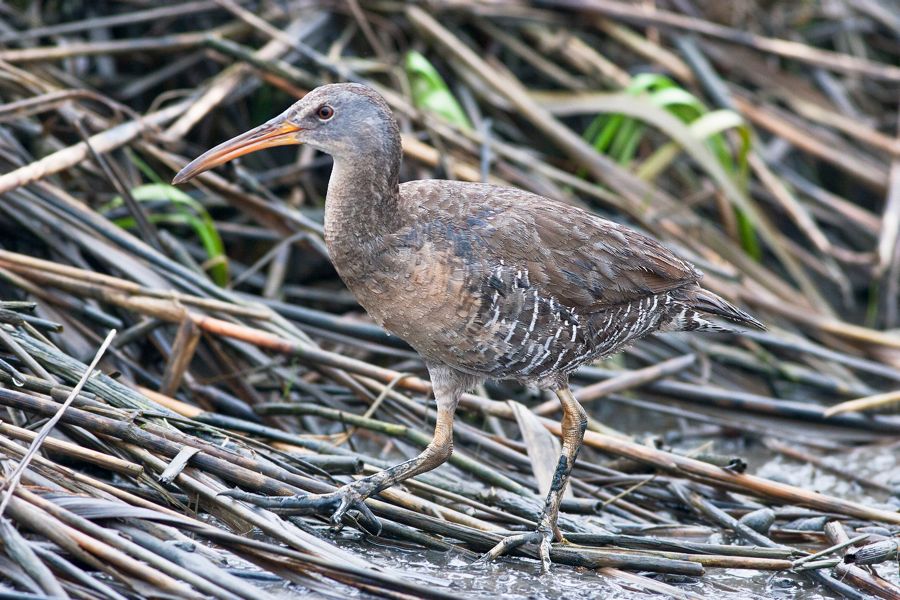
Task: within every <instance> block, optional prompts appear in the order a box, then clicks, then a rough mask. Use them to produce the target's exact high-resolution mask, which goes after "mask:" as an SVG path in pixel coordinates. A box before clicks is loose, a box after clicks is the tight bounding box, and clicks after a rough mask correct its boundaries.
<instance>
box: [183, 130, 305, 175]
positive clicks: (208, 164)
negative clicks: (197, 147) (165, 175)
mask: <svg viewBox="0 0 900 600" xmlns="http://www.w3.org/2000/svg"><path fill="white" fill-rule="evenodd" d="M298 131H300V128H299V127H298V126H297V125H295V124H293V123H291V122H290V121H288V120H287V119H284V118H282V117H279V118H276V119H272V120H271V121H269V122H267V123H263V124H262V125H260V126H259V127H257V128H255V129H251V130H250V131H248V132H246V133H242V134H241V135H239V136H237V137H234V138H231V139H230V140H228V141H227V142H222V143H221V144H219V145H218V146H216V147H215V148H213V149H212V150H207V151H206V152H204V153H203V154H201V155H200V156H198V157H197V158H195V159H194V160H192V161H191V162H190V164H188V165H187V166H186V167H185V168H183V169H182V170H181V171H179V172H178V175H176V176H175V178H174V179H173V180H172V183H173V184H179V183H184V182H185V181H187V180H189V179H191V178H193V177H196V176H197V175H199V174H200V173H203V172H204V171H208V170H210V169H212V168H214V167H218V166H219V165H224V164H225V163H227V162H228V161H230V160H234V159H235V158H237V157H239V156H243V155H245V154H250V153H251V152H256V151H257V150H262V149H263V148H271V147H273V146H287V145H290V144H299V143H300V142H299V141H298V140H297V136H296V135H294V134H296V133H297V132H298Z"/></svg>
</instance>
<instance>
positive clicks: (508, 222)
mask: <svg viewBox="0 0 900 600" xmlns="http://www.w3.org/2000/svg"><path fill="white" fill-rule="evenodd" d="M404 188H405V189H404V194H403V196H405V197H406V198H407V201H408V202H415V203H416V205H417V206H415V207H413V206H410V209H411V210H412V211H414V212H419V215H418V216H417V220H418V221H419V222H428V223H441V226H440V229H441V235H442V237H443V238H444V239H450V240H452V244H453V250H452V251H451V252H448V253H452V254H454V255H455V256H457V257H458V258H459V259H460V260H461V261H462V262H466V263H467V264H468V265H469V266H470V268H471V269H475V270H482V271H483V272H484V273H486V274H489V273H490V272H492V271H493V270H495V269H497V267H499V266H503V267H505V268H507V269H511V270H513V271H514V272H517V271H518V270H523V271H524V272H525V276H526V278H527V280H528V281H529V284H530V285H531V286H533V287H535V288H537V289H539V290H540V291H541V293H542V294H545V295H547V296H552V297H555V298H556V299H557V300H558V301H559V302H561V303H563V304H565V305H566V306H568V307H570V308H574V309H577V310H578V311H579V312H581V313H591V312H596V311H600V310H603V309H604V308H607V307H610V306H615V305H621V304H627V303H629V302H634V301H637V300H640V299H642V298H646V297H647V296H650V295H653V294H661V293H664V292H667V291H670V290H675V289H678V288H682V287H686V286H690V285H692V284H695V283H697V282H698V281H699V280H700V279H701V277H702V274H701V273H700V272H698V271H697V270H696V269H695V268H694V267H693V266H692V265H690V264H689V263H687V262H685V261H683V260H681V259H680V258H678V257H677V256H675V255H674V254H673V253H672V252H670V251H669V250H667V249H666V248H665V247H663V246H662V245H660V244H659V243H658V242H656V241H654V240H653V239H651V238H649V237H647V236H645V235H643V234H640V233H638V232H636V231H633V230H631V229H628V228H627V227H623V226H621V225H618V224H616V223H613V222H612V221H608V220H606V219H602V218H600V217H598V216H596V215H593V214H591V213H589V212H587V211H584V210H581V209H579V208H576V207H573V206H570V205H566V204H562V203H559V202H554V201H552V200H549V199H547V198H543V197H541V196H538V195H536V194H531V193H529V192H525V191H522V190H517V189H513V188H507V187H499V186H493V185H487V184H471V183H459V182H448V181H440V182H438V181H434V180H431V181H425V182H413V183H409V184H404ZM416 199H417V200H418V201H416ZM423 200H424V201H423ZM425 213H428V214H425ZM451 232H452V233H451ZM448 233H451V235H448ZM450 250H451V249H450V248H448V251H450Z"/></svg>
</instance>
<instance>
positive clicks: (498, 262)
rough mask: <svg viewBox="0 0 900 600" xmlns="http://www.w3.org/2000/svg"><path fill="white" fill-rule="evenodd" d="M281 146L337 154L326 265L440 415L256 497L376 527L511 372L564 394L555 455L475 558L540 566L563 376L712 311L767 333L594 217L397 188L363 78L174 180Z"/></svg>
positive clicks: (564, 464) (382, 120)
mask: <svg viewBox="0 0 900 600" xmlns="http://www.w3.org/2000/svg"><path fill="white" fill-rule="evenodd" d="M292 144H306V145H308V146H311V147H313V148H315V149H317V150H319V151H321V152H324V153H326V154H330V155H331V157H332V158H333V167H332V172H331V177H330V180H329V182H328V190H327V194H326V198H325V222H324V233H325V243H326V246H327V248H328V252H329V255H330V258H331V261H332V262H333V264H334V267H335V269H336V271H337V273H338V275H339V276H340V278H341V279H342V280H343V281H344V283H345V284H346V286H347V288H348V289H349V290H350V291H351V292H352V293H353V294H354V296H355V297H356V299H357V301H358V302H359V303H360V305H361V306H362V307H363V308H365V310H366V311H367V312H368V313H369V315H370V316H371V317H372V318H373V319H374V320H375V321H376V322H377V323H378V324H379V325H381V326H382V327H384V328H385V329H386V330H387V331H389V332H391V333H393V334H395V335H397V336H399V337H400V338H402V339H403V340H405V341H406V342H407V343H408V344H409V345H410V346H412V348H414V349H415V350H416V351H417V352H418V354H419V355H420V356H421V358H422V359H423V361H424V363H425V366H426V368H427V370H428V373H429V376H430V379H431V384H432V388H433V392H434V396H435V401H436V405H437V413H436V414H437V416H436V420H435V429H434V437H433V439H432V441H431V442H430V443H429V444H428V446H427V447H426V448H425V449H424V450H423V451H422V452H421V454H419V455H418V456H416V457H415V458H413V459H411V460H407V461H406V462H403V463H401V464H398V465H396V466H393V467H390V468H388V469H384V470H382V471H379V472H378V473H376V474H374V475H370V476H367V477H365V478H361V479H357V480H354V481H353V482H351V483H348V484H346V485H344V486H343V487H341V488H338V489H337V490H336V491H334V492H331V493H328V494H309V495H305V496H286V497H276V498H266V497H265V496H260V495H255V494H249V493H243V494H242V495H241V496H240V497H241V498H244V499H247V500H249V501H251V502H254V503H255V504H258V505H261V506H269V507H278V508H290V509H295V510H300V511H302V510H307V511H311V512H326V511H332V514H331V522H332V523H333V524H334V525H335V526H337V527H339V526H340V523H341V522H342V520H343V518H344V517H345V515H346V514H347V512H348V511H350V510H354V511H357V512H358V513H359V514H360V515H361V516H362V517H363V518H364V521H365V522H367V523H371V524H373V527H375V528H376V531H378V530H380V528H379V527H378V521H377V518H376V517H375V516H374V515H373V514H372V513H371V511H370V510H369V509H368V508H367V507H366V506H365V500H366V499H367V498H369V497H371V496H373V495H375V494H378V493H379V492H381V491H382V490H385V489H387V488H388V487H390V486H392V485H395V484H397V483H399V482H402V481H404V480H406V479H408V478H410V477H414V476H416V475H419V474H421V473H424V472H427V471H430V470H432V469H434V468H436V467H437V466H439V465H441V464H442V463H444V462H445V461H446V460H447V459H448V458H449V457H450V455H451V453H452V451H453V420H454V414H455V411H456V408H457V405H458V403H459V400H460V397H461V395H462V394H463V393H464V392H466V391H468V390H469V389H471V388H473V387H474V386H475V385H477V384H479V383H481V382H483V381H485V380H486V379H499V380H514V381H519V382H521V383H523V384H526V385H531V386H536V387H538V388H540V389H543V390H550V391H552V392H553V393H555V395H556V396H557V397H558V398H559V401H560V405H561V407H562V421H561V430H562V448H561V454H560V457H559V461H558V464H557V467H556V471H555V473H554V476H553V478H552V483H551V486H550V489H549V491H548V493H547V496H546V500H545V502H544V505H543V510H542V513H541V516H540V519H539V520H538V525H537V527H536V529H535V530H534V531H528V532H525V533H515V534H514V535H509V536H507V537H504V538H503V539H502V540H501V541H500V542H499V543H498V544H497V545H496V546H495V547H494V548H492V549H491V550H490V551H489V552H488V553H487V554H485V555H484V556H483V557H482V559H483V560H484V561H490V560H493V559H496V558H497V557H499V556H501V555H503V554H506V553H508V552H509V551H510V550H512V549H514V548H517V547H519V546H522V545H525V544H529V545H537V546H538V550H539V556H540V560H541V568H542V571H544V572H546V571H547V570H548V569H549V568H550V549H551V542H552V541H563V537H562V535H561V533H560V531H559V529H558V528H557V525H556V521H557V517H558V514H559V506H560V502H561V500H562V497H563V492H564V490H565V488H566V485H567V483H568V480H569V475H570V473H571V471H572V467H573V465H574V463H575V459H576V457H577V455H578V452H579V449H580V448H581V445H582V441H583V438H584V432H585V429H586V425H587V416H586V413H585V411H584V409H583V408H582V407H581V405H580V404H579V403H578V401H577V400H576V399H575V397H574V395H573V394H572V391H571V389H570V387H569V378H570V375H571V374H572V373H573V372H574V371H575V370H576V369H578V368H579V367H580V366H582V365H584V364H587V363H591V362H593V361H596V360H597V359H600V358H603V357H606V356H609V355H611V354H613V353H616V352H618V351H620V350H622V349H623V348H624V347H626V346H627V345H629V344H631V343H633V342H635V341H636V340H638V339H640V338H642V337H644V336H646V335H648V334H651V333H653V332H657V331H695V330H696V331H720V330H728V329H731V327H729V326H726V325H723V324H722V320H721V319H724V320H725V321H726V322H727V321H730V322H731V323H733V324H737V325H740V326H749V327H754V328H758V329H764V326H763V324H762V323H761V322H760V321H758V320H757V319H756V318H754V317H753V316H751V315H750V314H748V313H746V312H744V311H743V310H741V309H739V308H737V307H736V306H733V305H732V304H730V303H729V302H727V301H726V300H724V299H723V298H721V297H720V296H718V295H717V294H715V293H713V292H712V291H709V290H707V289H705V288H703V287H702V286H701V285H700V281H701V279H702V277H703V275H702V273H701V272H700V271H698V270H697V269H696V268H695V267H694V266H693V265H691V264H690V263H688V262H687V261H685V260H683V259H681V258H679V257H678V256H676V255H675V254H674V253H672V252H671V251H669V250H668V249H666V248H665V247H664V246H663V245H661V244H660V243H659V242H657V241H655V240H653V239H652V238H650V237H649V236H647V235H644V234H642V233H639V232H637V231H634V230H632V229H630V228H628V227H625V226H623V225H620V224H617V223H615V222H613V221H610V220H607V219H603V218H601V217H599V216H597V215H595V214H593V213H591V212H589V211H586V210H583V209H581V208H578V207H575V206H572V205H569V204H565V203H562V202H558V201H554V200H551V199H548V198H544V197H542V196H539V195H536V194H533V193H530V192H527V191H524V190H521V189H516V188H511V187H503V186H498V185H491V184H486V183H472V182H461V181H449V180H436V179H429V180H420V181H408V182H404V183H401V182H400V165H401V159H402V147H401V138H400V131H399V127H398V125H397V121H396V120H395V118H394V116H393V113H392V112H391V109H390V107H389V106H388V104H387V103H386V102H385V100H384V98H383V97H382V96H381V95H380V94H379V93H378V92H377V91H375V90H374V89H372V88H371V87H368V86H366V85H362V84H357V83H337V84H328V85H323V86H321V87H318V88H316V89H314V90H312V91H310V92H308V93H307V94H306V95H305V96H304V97H303V98H301V99H300V100H299V101H297V102H296V103H295V104H293V105H292V106H290V108H288V109H287V110H286V111H284V112H283V113H282V114H280V115H279V116H277V117H275V118H273V119H271V120H269V121H267V122H265V123H263V124H262V125H260V126H258V127H256V128H254V129H252V130H250V131H248V132H246V133H243V134H241V135H238V136H237V137H234V138H232V139H230V140H228V141H226V142H224V143H222V144H219V145H218V146H216V147H214V148H212V149H211V150H209V151H207V152H205V153H204V154H202V155H201V156H199V157H197V158H196V159H195V160H193V161H192V162H190V163H189V164H188V165H187V166H185V167H184V168H183V169H182V170H181V171H180V172H179V173H178V174H177V175H176V176H175V178H174V179H173V184H180V183H183V182H185V181H188V180H189V179H191V178H193V177H195V176H197V175H198V174H200V173H202V172H204V171H206V170H208V169H212V168H214V167H217V166H219V165H222V164H224V163H226V162H228V161H231V160H233V159H235V158H237V157H239V156H243V155H246V154H248V153H251V152H255V151H258V150H262V149H264V148H269V147H274V146H282V145H292ZM717 318H721V319H717ZM238 493H239V492H238V491H235V492H234V494H235V497H238V496H237V495H236V494H238Z"/></svg>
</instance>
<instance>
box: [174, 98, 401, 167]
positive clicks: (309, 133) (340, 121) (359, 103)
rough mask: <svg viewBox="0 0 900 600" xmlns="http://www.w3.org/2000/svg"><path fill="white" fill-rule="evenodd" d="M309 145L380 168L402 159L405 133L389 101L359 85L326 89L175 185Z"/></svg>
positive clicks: (211, 154) (226, 145)
mask: <svg viewBox="0 0 900 600" xmlns="http://www.w3.org/2000/svg"><path fill="white" fill-rule="evenodd" d="M290 144H309V145H310V146H312V147H313V148H316V149H318V150H321V151H322V152H326V153H328V154H330V155H332V156H333V157H334V158H335V160H336V161H347V162H351V163H355V164H358V163H360V162H361V161H363V160H364V159H368V161H370V162H371V161H374V162H379V159H382V158H383V157H386V156H387V157H390V156H393V155H395V154H396V155H399V153H400V133H399V130H398V129H397V122H396V121H394V117H393V115H392V114H391V110H390V108H388V105H387V103H385V101H384V98H382V97H381V96H380V95H378V93H377V92H375V91H374V90H372V89H371V88H368V87H366V86H363V85H358V84H355V83H338V84H332V85H323V86H322V87H318V88H316V89H314V90H313V91H311V92H310V93H308V94H307V95H306V96H305V97H304V98H303V99H302V100H300V101H299V102H297V103H295V104H294V105H293V106H291V107H290V108H289V109H287V110H286V111H284V112H283V113H281V114H280V115H278V116H277V117H275V118H274V119H271V120H270V121H267V122H266V123H263V124H262V125H260V126H259V127H257V128H255V129H253V130H251V131H248V132H246V133H243V134H241V135H239V136H237V137H235V138H233V139H230V140H228V141H227V142H223V143H222V144H219V145H218V146H216V147H215V148H213V149H212V150H209V151H207V152H205V153H204V154H203V155H201V156H199V157H197V158H196V159H194V160H193V161H192V162H191V163H190V164H189V165H187V166H186V167H185V168H184V169H182V170H181V171H180V172H179V173H178V175H176V176H175V179H174V180H173V183H181V182H183V181H187V180H188V179H191V178H192V177H195V176H196V175H198V174H200V173H202V172H203V171H206V170H208V169H212V168H213V167H217V166H219V165H221V164H224V163H226V162H228V161H230V160H233V159H235V158H237V157H239V156H243V155H245V154H248V153H250V152H256V151H257V150H262V149H264V148H271V147H273V146H284V145H290Z"/></svg>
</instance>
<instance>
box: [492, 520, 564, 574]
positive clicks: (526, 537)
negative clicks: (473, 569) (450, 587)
mask: <svg viewBox="0 0 900 600" xmlns="http://www.w3.org/2000/svg"><path fill="white" fill-rule="evenodd" d="M552 540H553V528H552V527H550V526H549V525H548V524H544V523H542V524H541V525H539V526H538V528H537V530H535V531H529V532H527V533H519V534H516V535H511V536H509V537H505V538H503V539H502V540H500V542H499V543H498V544H497V545H496V546H494V547H493V548H491V550H490V551H489V552H488V553H487V554H485V555H483V556H482V557H481V558H479V559H478V560H476V561H475V564H487V563H489V562H491V561H493V560H495V559H497V558H499V557H501V556H503V555H504V554H508V553H509V552H510V551H511V550H515V549H516V548H518V547H519V546H524V545H525V544H538V549H539V551H540V557H541V573H543V574H546V573H548V572H550V542H551V541H552Z"/></svg>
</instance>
